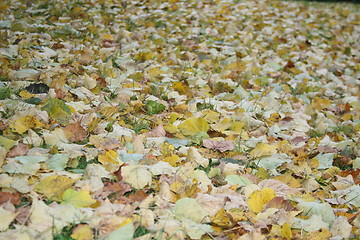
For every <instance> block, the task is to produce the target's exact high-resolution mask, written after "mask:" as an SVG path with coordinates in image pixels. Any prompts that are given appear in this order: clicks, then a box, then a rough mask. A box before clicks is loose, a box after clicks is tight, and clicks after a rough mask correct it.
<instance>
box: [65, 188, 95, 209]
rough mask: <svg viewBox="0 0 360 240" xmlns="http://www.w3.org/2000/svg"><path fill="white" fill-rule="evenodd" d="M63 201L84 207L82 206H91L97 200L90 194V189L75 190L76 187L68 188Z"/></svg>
mask: <svg viewBox="0 0 360 240" xmlns="http://www.w3.org/2000/svg"><path fill="white" fill-rule="evenodd" d="M62 198H63V202H62V203H70V204H72V205H74V206H75V207H78V208H82V207H90V206H91V205H93V204H94V203H96V200H95V199H93V198H92V197H91V196H90V193H89V192H88V191H79V192H78V191H75V190H74V189H71V188H69V189H67V190H66V191H65V192H64V193H63V195H62Z"/></svg>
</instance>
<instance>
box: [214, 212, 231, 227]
mask: <svg viewBox="0 0 360 240" xmlns="http://www.w3.org/2000/svg"><path fill="white" fill-rule="evenodd" d="M211 222H212V223H214V224H216V225H218V226H219V227H223V228H230V227H232V226H233V225H234V223H233V222H232V221H231V217H230V216H229V215H228V214H227V213H226V212H225V209H224V208H221V209H220V210H219V211H217V212H216V214H215V216H213V217H212V219H211Z"/></svg>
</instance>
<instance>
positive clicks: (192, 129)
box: [178, 117, 210, 136]
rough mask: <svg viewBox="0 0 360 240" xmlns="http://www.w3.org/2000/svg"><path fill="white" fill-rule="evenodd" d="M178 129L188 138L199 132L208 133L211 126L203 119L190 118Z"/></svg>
mask: <svg viewBox="0 0 360 240" xmlns="http://www.w3.org/2000/svg"><path fill="white" fill-rule="evenodd" d="M178 129H179V130H180V132H181V133H182V134H184V135H186V136H192V135H195V134H196V133H198V132H201V131H203V132H207V131H208V130H209V129H210V127H209V124H208V123H207V122H206V120H204V119H203V118H194V117H192V118H189V119H187V120H185V121H184V122H182V123H181V124H180V125H179V126H178Z"/></svg>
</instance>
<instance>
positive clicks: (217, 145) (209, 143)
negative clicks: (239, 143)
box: [203, 139, 235, 152]
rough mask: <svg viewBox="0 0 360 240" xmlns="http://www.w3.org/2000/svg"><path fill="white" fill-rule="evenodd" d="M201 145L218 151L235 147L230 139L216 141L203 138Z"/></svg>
mask: <svg viewBox="0 0 360 240" xmlns="http://www.w3.org/2000/svg"><path fill="white" fill-rule="evenodd" d="M203 145H204V147H206V148H210V149H213V150H218V151H220V152H225V151H231V150H234V149H235V145H234V143H233V142H232V141H217V140H211V139H204V140H203Z"/></svg>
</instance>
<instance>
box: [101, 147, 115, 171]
mask: <svg viewBox="0 0 360 240" xmlns="http://www.w3.org/2000/svg"><path fill="white" fill-rule="evenodd" d="M117 156H118V154H117V152H115V151H114V150H109V151H107V152H105V153H103V154H100V155H99V156H98V161H99V162H101V163H102V165H103V166H104V167H105V168H106V170H108V171H112V170H114V171H116V169H115V168H117V167H118V165H119V164H120V163H121V162H120V160H119V159H118V158H117Z"/></svg>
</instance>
